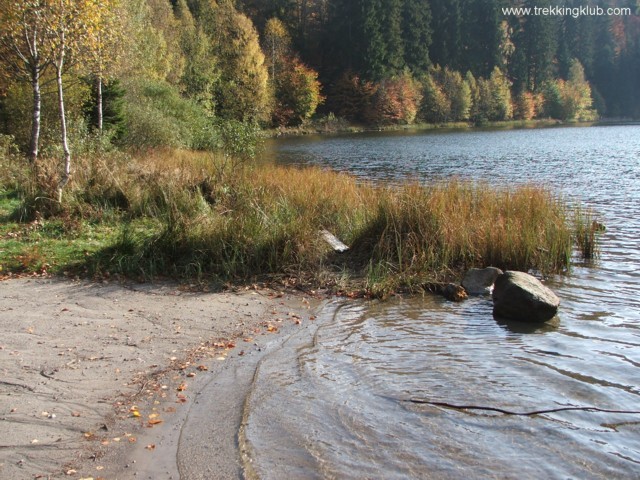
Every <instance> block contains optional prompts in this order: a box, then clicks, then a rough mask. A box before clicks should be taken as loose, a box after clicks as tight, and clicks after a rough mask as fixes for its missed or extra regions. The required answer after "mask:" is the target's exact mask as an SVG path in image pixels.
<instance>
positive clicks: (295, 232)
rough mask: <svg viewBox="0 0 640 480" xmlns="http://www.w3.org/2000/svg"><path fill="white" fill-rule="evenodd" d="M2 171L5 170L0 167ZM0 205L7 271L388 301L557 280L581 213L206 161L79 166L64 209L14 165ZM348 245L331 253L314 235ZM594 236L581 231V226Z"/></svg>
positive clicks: (463, 190)
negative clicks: (167, 279)
mask: <svg viewBox="0 0 640 480" xmlns="http://www.w3.org/2000/svg"><path fill="white" fill-rule="evenodd" d="M5 163H7V162H6V160H5ZM5 166H6V167H9V168H6V169H4V171H5V172H7V173H5V175H4V177H3V179H2V185H3V187H2V192H3V193H2V194H1V195H0V216H2V221H3V222H2V230H1V231H0V265H2V268H3V271H4V273H5V274H6V273H7V272H38V271H42V270H47V271H49V272H54V273H61V272H72V273H74V274H78V273H80V274H87V275H113V274H121V275H127V276H129V277H133V278H149V277H154V276H172V277H178V278H190V279H191V278H199V279H208V280H215V281H218V282H247V281H252V280H255V279H256V278H260V277H269V278H273V277H286V278H292V279H296V281H305V282H306V283H307V284H309V285H313V286H316V287H319V286H328V287H330V288H333V289H336V290H340V289H343V290H359V291H364V292H368V293H370V294H372V295H385V294H387V293H389V292H391V291H394V290H398V289H406V290H414V291H415V290H418V289H420V288H421V286H422V285H424V284H426V283H429V282H433V281H444V280H448V279H453V278H456V277H458V276H459V275H460V274H461V272H462V271H464V270H465V269H467V268H470V267H482V266H487V265H494V266H498V267H501V268H509V269H518V270H525V271H526V270H528V269H531V268H533V269H536V270H539V271H541V272H544V273H555V272H563V271H565V270H566V269H568V268H569V263H570V258H571V256H572V252H573V249H574V246H575V245H576V243H577V241H578V238H579V237H580V239H581V241H580V242H578V243H580V244H581V245H582V248H583V250H584V251H585V252H586V253H587V254H591V255H592V254H593V253H594V251H595V250H594V247H593V244H590V245H587V246H585V244H584V242H585V238H586V241H587V242H588V241H589V240H591V241H592V242H595V240H596V238H595V235H592V237H591V239H589V238H588V235H589V233H590V229H589V222H590V220H589V219H588V218H587V215H585V214H584V213H583V212H581V211H579V210H573V209H570V208H569V207H568V206H567V205H566V204H565V203H563V202H562V201H561V200H560V199H558V198H557V197H556V196H555V195H554V194H553V193H552V192H550V191H548V190H546V189H544V188H540V187H536V186H521V187H517V188H513V189H496V188H492V187H489V186H487V185H485V184H476V183H466V182H460V181H456V180H452V181H450V182H447V183H440V184H437V185H419V184H417V183H408V184H405V185H403V186H400V187H390V186H381V185H372V184H367V183H362V182H360V181H358V180H356V179H355V178H353V177H351V176H348V175H344V174H339V173H334V172H328V171H324V170H320V169H317V168H313V169H295V168H282V167H275V166H259V167H250V166H248V165H244V164H242V163H238V162H234V161H233V160H231V159H230V158H228V157H225V156H222V155H216V154H210V153H206V154H205V153H194V152H181V151H165V152H161V151H157V152H150V153H148V154H144V155H142V154H141V155H138V156H136V157H133V158H132V157H130V156H127V155H123V154H119V153H109V154H96V155H93V156H91V158H85V159H78V160H77V163H76V173H75V175H74V178H73V182H72V183H71V184H70V186H69V188H68V190H67V191H66V192H65V197H64V201H63V204H62V205H59V204H57V203H56V202H54V201H53V200H50V199H51V198H54V196H53V190H54V186H55V184H56V182H55V178H56V173H55V171H56V170H55V168H54V164H53V163H51V162H48V161H46V160H43V161H42V162H41V164H40V166H39V168H38V171H37V172H34V171H33V169H31V168H29V167H28V166H27V165H25V164H24V161H22V160H19V159H12V161H11V162H9V164H7V165H5ZM322 229H326V230H329V231H330V232H332V233H334V234H335V235H336V236H338V237H339V238H340V239H341V240H343V241H344V242H345V243H347V244H348V245H350V246H351V249H350V250H349V252H347V253H345V254H336V253H334V252H333V251H332V250H331V249H330V248H329V246H328V245H327V244H326V243H325V242H324V241H323V240H322V238H321V236H320V235H319V231H320V230H322ZM591 230H592V229H591Z"/></svg>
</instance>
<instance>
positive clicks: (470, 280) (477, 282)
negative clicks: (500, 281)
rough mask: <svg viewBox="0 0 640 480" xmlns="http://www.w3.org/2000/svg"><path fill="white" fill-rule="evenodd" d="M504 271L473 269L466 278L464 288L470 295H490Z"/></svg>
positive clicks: (463, 281)
mask: <svg viewBox="0 0 640 480" xmlns="http://www.w3.org/2000/svg"><path fill="white" fill-rule="evenodd" d="M499 275H502V270H500V269H499V268H496V267H487V268H482V269H480V268H472V269H471V270H469V271H468V272H467V274H466V275H465V276H464V280H462V286H463V287H464V289H465V290H466V291H467V293H468V294H469V295H488V294H490V293H491V287H493V284H494V283H495V281H496V279H497V278H498V276H499Z"/></svg>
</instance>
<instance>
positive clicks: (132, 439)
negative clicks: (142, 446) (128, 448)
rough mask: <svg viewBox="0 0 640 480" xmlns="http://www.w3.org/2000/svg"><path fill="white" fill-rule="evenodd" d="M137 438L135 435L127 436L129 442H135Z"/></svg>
mask: <svg viewBox="0 0 640 480" xmlns="http://www.w3.org/2000/svg"><path fill="white" fill-rule="evenodd" d="M136 442H137V439H136V437H129V443H136Z"/></svg>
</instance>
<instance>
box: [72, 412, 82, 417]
mask: <svg viewBox="0 0 640 480" xmlns="http://www.w3.org/2000/svg"><path fill="white" fill-rule="evenodd" d="M71 416H72V417H79V416H80V413H79V412H71Z"/></svg>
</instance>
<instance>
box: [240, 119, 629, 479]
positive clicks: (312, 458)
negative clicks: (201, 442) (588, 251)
mask: <svg viewBox="0 0 640 480" xmlns="http://www.w3.org/2000/svg"><path fill="white" fill-rule="evenodd" d="M594 138H595V140H594ZM362 142H364V143H365V144H364V145H363V143H362ZM362 142H361V141H360V140H358V141H355V140H353V139H349V138H346V139H345V138H335V139H329V140H323V141H321V142H318V143H317V144H316V143H312V142H311V143H310V142H308V141H307V143H305V142H299V141H297V140H296V141H291V142H285V143H284V144H283V145H282V146H281V150H282V152H283V156H284V157H285V158H286V155H287V152H290V151H291V150H292V149H293V150H300V149H302V151H303V152H306V153H305V154H304V155H308V156H311V157H313V156H314V155H319V152H323V153H322V155H328V154H327V153H326V152H327V151H333V153H332V154H331V155H332V156H331V157H324V156H323V157H322V158H321V160H319V161H321V162H322V163H325V164H328V165H331V166H332V167H334V168H342V167H344V168H343V169H346V168H347V167H348V169H349V170H351V171H353V172H355V173H356V174H365V173H368V174H370V175H377V174H378V173H380V172H384V174H383V175H381V177H384V178H389V177H391V176H395V177H396V178H398V177H404V176H418V177H420V178H425V179H427V178H432V177H433V176H434V175H440V176H445V177H446V176H449V175H457V176H469V177H470V178H483V179H485V180H489V181H492V182H493V181H497V182H498V183H500V182H501V183H502V184H504V183H505V182H520V181H525V180H526V181H532V180H534V181H537V182H542V183H549V184H551V185H553V188H555V189H557V190H559V191H561V192H562V193H563V194H564V195H566V196H568V197H571V198H577V199H581V200H582V201H585V202H587V203H588V204H589V205H591V206H592V207H594V208H595V209H596V210H597V211H598V212H600V213H601V215H602V218H603V220H604V223H605V224H606V225H607V232H606V233H605V234H604V238H603V242H604V248H603V251H602V256H601V259H600V261H599V263H598V264H597V265H577V266H576V267H575V268H574V269H573V272H572V275H570V276H568V277H559V278H555V279H553V280H552V281H550V282H549V286H550V287H551V288H552V289H553V290H554V291H555V292H556V293H557V294H558V296H559V297H560V298H561V301H562V303H561V307H560V315H559V319H558V321H557V322H556V323H553V324H550V325H545V326H542V327H538V328H533V329H532V328H528V327H526V326H522V325H518V324H504V323H500V322H497V321H496V320H494V319H493V317H492V314H491V310H492V305H491V301H490V299H488V298H486V297H478V298H472V299H470V300H469V301H466V302H464V303H461V304H454V303H449V302H447V301H445V300H443V299H441V298H437V297H425V298H411V299H395V300H392V301H389V302H385V303H377V302H374V303H347V304H344V305H341V306H339V305H334V306H331V307H329V308H327V309H326V310H325V312H324V313H323V315H322V316H321V318H320V319H319V320H318V322H319V327H318V330H317V333H316V335H315V337H314V338H313V339H311V340H310V339H309V338H305V337H304V336H300V337H299V338H298V337H293V338H292V339H291V340H290V341H289V342H288V344H287V345H285V347H284V348H282V349H281V350H278V351H276V352H273V353H272V354H270V355H268V356H267V357H265V360H264V361H263V363H262V364H261V366H260V369H259V371H258V373H257V374H256V378H255V382H254V387H253V391H252V393H251V396H250V397H249V398H248V399H247V404H246V413H245V415H246V417H245V418H246V425H245V429H244V436H243V442H246V443H245V444H244V447H246V448H247V449H248V452H249V453H248V454H249V458H251V460H252V462H251V465H252V467H251V470H252V471H253V472H254V473H255V474H256V476H258V477H260V478H274V479H276V478H278V479H281V478H336V479H343V478H385V479H387V478H455V479H462V478H510V479H511V478H518V479H520V478H532V479H533V478H536V479H537V478H607V479H609V478H640V415H633V414H620V413H601V412H586V411H571V412H558V413H550V414H542V415H535V416H530V417H520V416H508V415H502V414H499V413H492V412H487V411H479V410H455V409H450V408H444V407H438V406H429V405H418V404H414V403H411V402H407V400H409V399H411V398H416V399H423V400H428V401H434V402H446V403H449V404H454V405H478V406H487V407H497V408H502V409H507V410H513V411H521V412H526V411H534V410H540V409H548V408H556V407H562V406H592V407H598V408H602V409H611V410H640V348H639V347H640V300H639V299H638V285H639V284H640V279H639V278H638V277H639V273H638V270H639V269H638V267H639V264H640V246H639V245H638V243H639V242H638V238H640V219H638V218H637V214H638V205H640V128H638V127H615V128H602V129H560V130H540V131H538V130H536V131H524V132H492V133H476V132H473V133H457V134H445V135H416V136H408V137H403V136H384V137H369V138H365V139H363V140H362ZM340 143H342V144H343V145H342V146H341V147H340V148H338V144H340ZM394 144H395V151H394V148H393V145H394ZM334 150H335V151H334ZM341 152H342V153H341ZM358 152H360V154H359V155H360V156H357V154H358ZM362 152H365V153H362ZM298 153H299V154H300V152H298ZM304 155H302V156H303V157H304ZM362 157H364V159H363V158H362ZM299 161H301V162H302V163H304V162H305V161H309V160H308V159H306V160H304V159H302V160H300V159H299ZM312 161H317V160H312ZM384 162H387V163H384ZM394 162H395V163H394ZM383 163H384V165H383ZM340 165H342V167H340ZM371 172H373V173H371Z"/></svg>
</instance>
